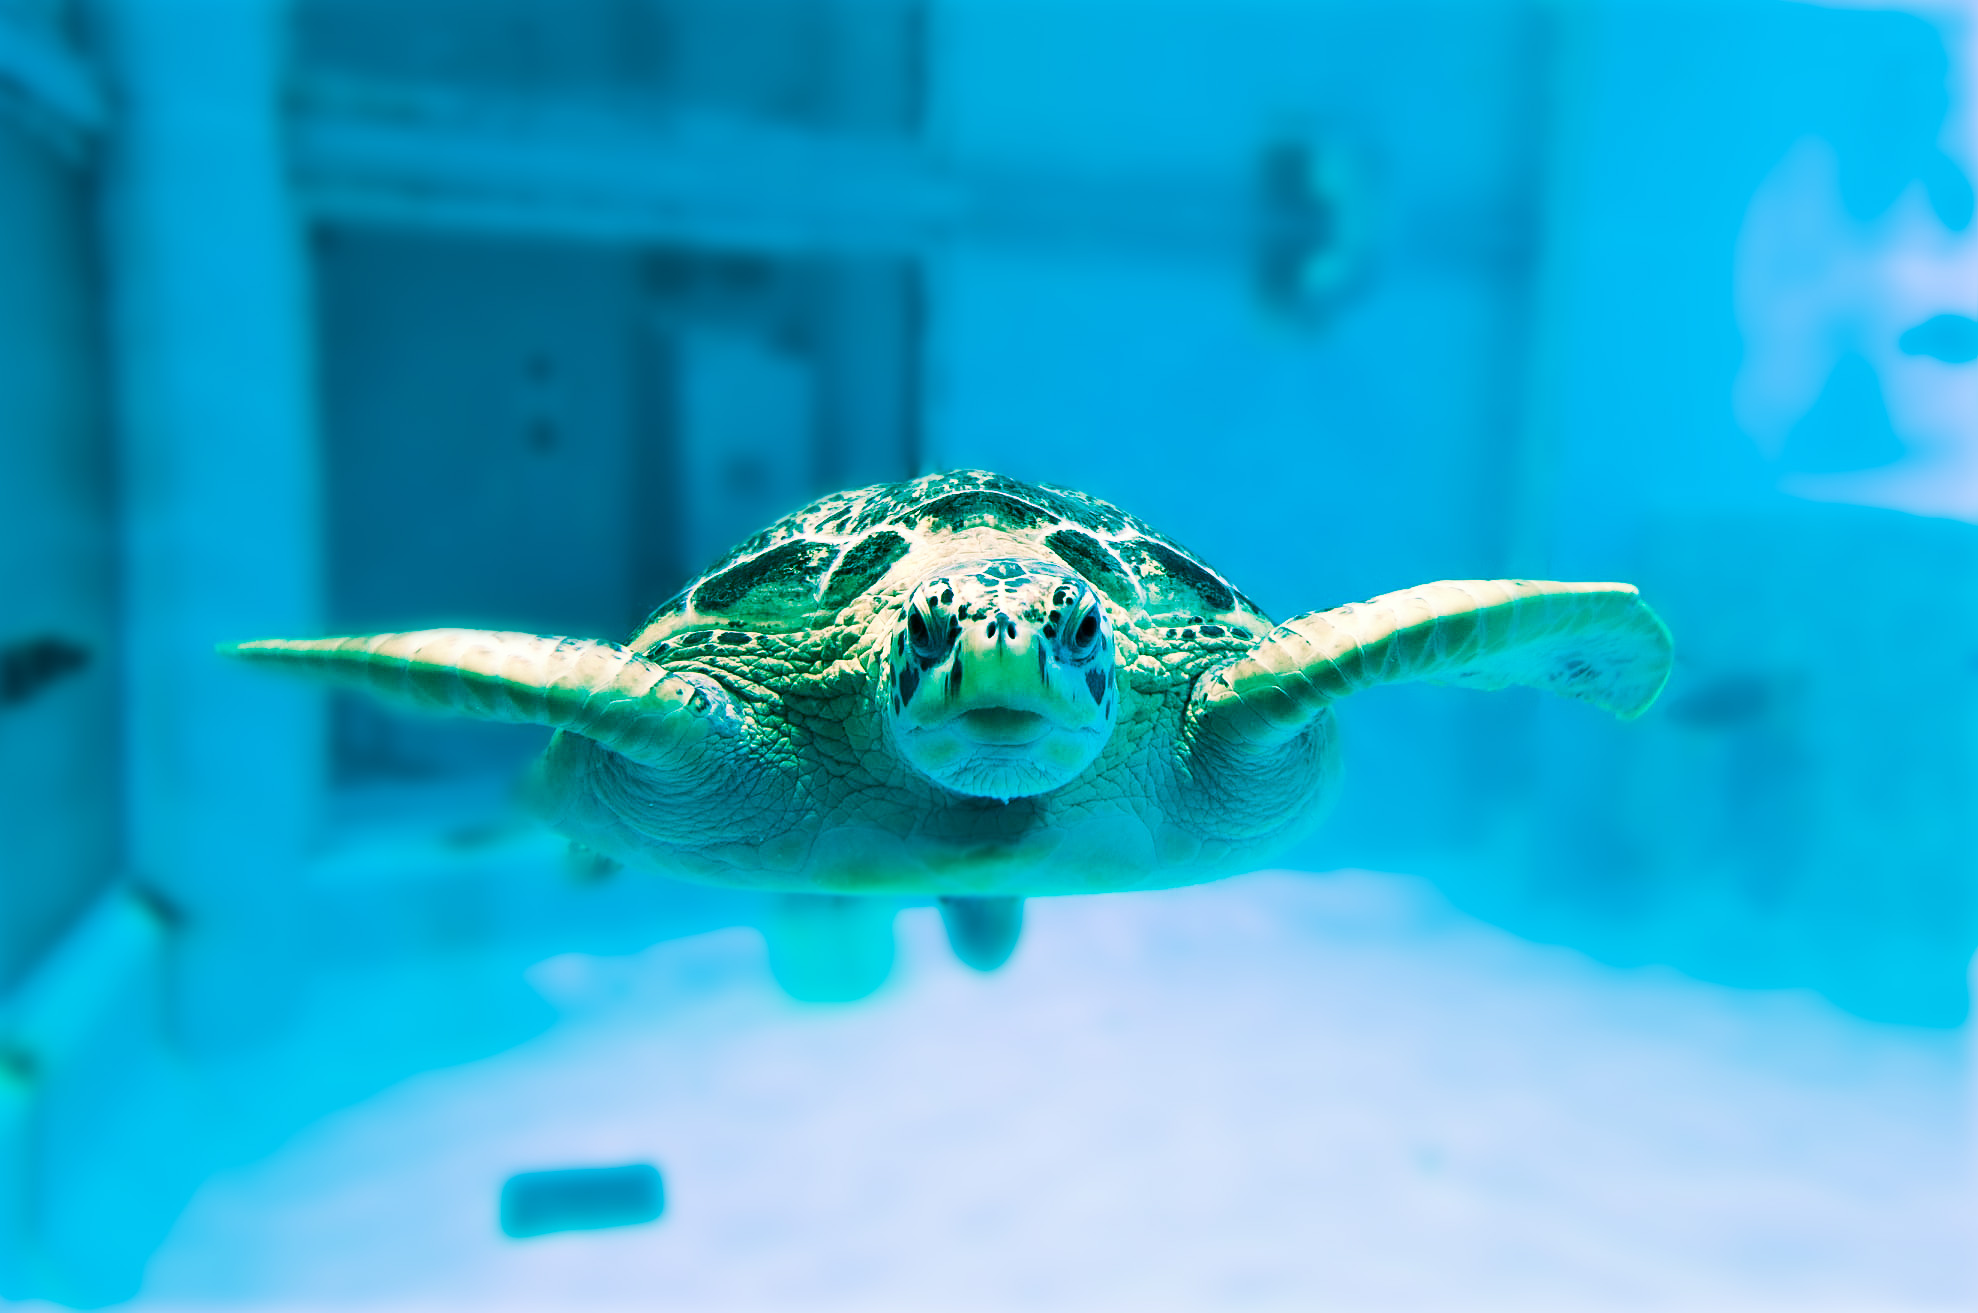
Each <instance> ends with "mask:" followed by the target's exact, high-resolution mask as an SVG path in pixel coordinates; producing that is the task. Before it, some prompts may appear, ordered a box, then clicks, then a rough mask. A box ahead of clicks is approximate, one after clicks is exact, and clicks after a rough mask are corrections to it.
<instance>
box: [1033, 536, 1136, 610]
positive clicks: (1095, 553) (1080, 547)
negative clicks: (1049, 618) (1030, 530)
mask: <svg viewBox="0 0 1978 1313" xmlns="http://www.w3.org/2000/svg"><path fill="white" fill-rule="evenodd" d="M1044 545H1045V546H1046V547H1048V548H1050V549H1051V551H1052V552H1053V553H1054V554H1055V555H1056V556H1057V558H1058V559H1059V560H1061V561H1063V562H1064V563H1065V564H1066V565H1068V566H1070V567H1071V568H1072V569H1074V570H1076V571H1078V573H1079V574H1080V575H1081V576H1083V577H1084V579H1085V581H1086V582H1087V583H1089V584H1091V585H1092V586H1093V587H1094V588H1097V589H1098V590H1099V591H1100V592H1102V593H1104V594H1105V595H1106V596H1107V597H1110V598H1112V599H1113V602H1114V603H1115V604H1116V605H1118V606H1120V607H1121V608H1123V609H1126V610H1131V609H1132V608H1133V607H1135V606H1137V605H1138V604H1139V599H1138V598H1137V597H1135V595H1134V589H1133V584H1132V583H1131V582H1130V581H1129V580H1128V578H1127V576H1126V567H1124V566H1122V565H1121V564H1120V561H1119V558H1118V557H1116V556H1114V555H1113V554H1112V553H1111V552H1109V551H1107V550H1106V545H1105V544H1104V543H1102V542H1100V541H1099V540H1098V539H1097V538H1094V537H1093V536H1092V535H1091V534H1089V533H1080V532H1079V531H1078V530H1076V529H1060V530H1058V531H1057V532H1056V533H1054V534H1051V535H1050V536H1049V537H1047V538H1045V539H1044ZM1054 618H1055V617H1054Z"/></svg>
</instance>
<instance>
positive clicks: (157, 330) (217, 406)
mask: <svg viewBox="0 0 1978 1313" xmlns="http://www.w3.org/2000/svg"><path fill="white" fill-rule="evenodd" d="M100 11H101V17H102V20H103V21H102V24H101V27H102V31H103V35H104V38H105V54H106V56H107V59H108V62H109V68H108V72H109V75H110V80H111V83H112V86H113V94H114V95H115V97H116V100H117V127H116V130H115V132H114V134H113V136H112V139H111V141H110V143H109V150H108V153H107V156H106V159H105V175H104V184H105V185H104V202H105V207H106V209H105V228H106V242H107V256H108V258H107V261H106V263H107V267H108V275H109V291H110V310H111V360H112V365H113V377H114V380H115V391H116V413H117V424H118V440H119V454H120V459H121V462H122V472H121V478H122V491H123V506H124V515H125V533H126V539H125V554H124V607H123V610H124V624H125V645H124V654H123V661H124V666H125V669H126V671H127V682H126V687H125V697H126V707H125V710H126V714H127V718H128V738H127V744H126V747H127V769H128V776H127V781H126V784H127V790H128V807H129V817H128V823H129V835H130V839H129V842H130V853H129V858H130V865H131V869H132V871H133V874H134V877H135V878H136V879H137V880H138V881H140V882H141V883H144V884H146V885H148V886H149V887H150V888H152V889H153V890H155V891H156V892H157V893H158V894H159V895H160V896H161V897H162V898H163V900H164V901H165V903H166V904H167V905H168V906H169V907H170V908H171V909H172V910H173V911H174V913H175V914H176V922H177V924H176V933H175V935H174V948H173V952H172V958H171V960H172V967H171V978H170V981H169V984H168V996H167V1017H168V1025H169V1027H170V1031H171V1034H172V1036H173V1038H174V1039H175V1040H176V1041H177V1042H179V1043H180V1044H181V1045H183V1046H186V1047H188V1048H191V1049H193V1050H205V1049H214V1048H220V1049H224V1048H228V1047H232V1046H235V1045H238V1044H241V1043H244V1042H248V1041H251V1040H252V1039H254V1038H255V1037H257V1036H259V1035H262V1034H265V1033H267V1032H268V1031H269V1030H270V1029H271V1028H272V1027H273V1026H274V1025H275V1024H276V1023H277V1022H278V1021H279V1019H280V1017H281V1016H282V1014H283V1012H284V1010H285V1008H286V1005H287V1004H288V1002H289V1001H290V999H291V998H292V997H293V994H294V991H295V988H296V986H297V984H298V982H299V979H300V970H299V956H300V950H301V943H300V938H299V936H300V927H299V925H298V911H299V895H300V880H301V864H302V858H303V856H304V851H305V847H306V845H307V843H308V840H309V836H310V833H311V830H312V828H313V823H314V811H315V807H316V804H317V801H318V798H319V795H320V792H321V783H320V780H321V775H322V770H323V744H322V734H323V730H322V725H321V712H320V708H319V706H318V704H317V701H316V698H315V695H313V694H310V693H308V692H306V691H303V690H301V689H297V688H291V687H285V686H283V685H281V684H278V683H273V682H269V681H266V680H264V679H262V678H260V677H259V676H257V675H255V674H254V673H252V672H249V671H246V670H242V669H238V668H235V667H233V666H230V665H228V664H226V663H225V662H223V661H221V660H220V659H219V658H218V657H216V656H215V655H214V653H213V644H214V643H216V642H219V641H222V640H226V639H236V638H241V637H245V636H251V635H256V634H287V633H310V632H312V631H314V630H315V629H316V627H317V624H318V616H319V611H320V607H319V591H320V582H319V581H320V575H321V569H320V562H319V559H318V557H319V551H320V548H319V541H320V530H319V519H320V514H319V510H318V505H317V502H318V497H319V484H320V475H319V461H318V457H317V450H316V445H317V444H316V432H315V427H316V426H315V418H314V397H313V391H314V385H313V369H312V350H311V344H310V337H311V334H310V331H309V327H310V319H311V316H310V313H309V297H308V291H307V276H306V258H305V253H304V246H303V237H302V231H301V225H300V221H299V218H298V215H297V213H296V207H295V205H294V203H293V199H292V196H291V194H290V190H289V186H288V182H287V177H286V168H285V163H284V153H283V136H282V124H281V116H280V105H281V97H280V91H281V83H282V78H283V72H284V61H285V54H286V52H285V39H286V35H287V13H286V4H285V3H284V0H100Z"/></svg>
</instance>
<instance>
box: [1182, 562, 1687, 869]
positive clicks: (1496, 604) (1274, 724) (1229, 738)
mask: <svg viewBox="0 0 1978 1313" xmlns="http://www.w3.org/2000/svg"><path fill="white" fill-rule="evenodd" d="M1671 655H1672V649H1671V645H1670V641H1669V631H1668V630H1667V629H1665V628H1663V625H1662V621H1661V620H1660V619H1658V618H1657V617H1656V614H1655V612H1653V611H1651V610H1650V609H1649V608H1648V606H1647V605H1646V604H1645V603H1643V601H1642V600H1641V598H1640V596H1639V595H1637V593H1636V592H1635V590H1634V588H1632V587H1630V586H1629V585H1627V584H1572V583H1546V582H1541V581H1537V580H1525V579H1466V580H1454V581H1448V582H1444V583H1434V584H1425V585H1423V586H1422V587H1420V588H1410V589H1407V590H1405V591H1403V592H1398V593H1388V594H1385V595H1384V596H1381V597H1376V598H1374V599H1373V600H1372V601H1370V602H1361V603H1358V604H1356V605H1353V606H1342V607H1338V608H1336V609H1334V610H1331V611H1314V612H1312V613H1310V614H1308V615H1302V616H1298V617H1296V618H1294V619H1291V620H1288V621H1286V622H1285V623H1284V624H1281V625H1279V626H1278V627H1277V628H1276V629H1273V630H1272V631H1271V632H1270V633H1269V634H1266V635H1265V636H1264V637H1263V638H1261V639H1259V640H1258V641H1257V643H1256V645H1255V646H1254V647H1252V648H1251V649H1250V651H1249V652H1247V653H1245V654H1244V655H1242V656H1240V657H1238V658H1236V659H1235V660H1234V661H1231V662H1229V663H1228V664H1227V665H1224V666H1221V667H1219V668H1218V669H1215V670H1211V671H1209V672H1208V673H1207V674H1205V675H1203V676H1202V678H1201V679H1200V681H1199V682H1198V683H1197V684H1196V686H1195V690H1194V693H1193V694H1192V695H1191V697H1190V698H1189V703H1188V712H1187V721H1186V724H1185V726H1184V730H1183V736H1184V748H1185V750H1186V753H1187V756H1188V762H1189V769H1188V774H1187V778H1188V779H1189V780H1190V781H1191V782H1192V785H1193V789H1192V791H1190V792H1189V793H1188V794H1187V795H1186V797H1187V798H1189V799H1193V800H1194V808H1195V814H1196V815H1199V816H1202V817H1206V818H1208V819H1209V821H1210V822H1211V824H1210V825H1209V826H1208V828H1210V829H1212V830H1214V831H1216V832H1218V835H1219V837H1222V838H1225V839H1231V840H1239V839H1241V840H1257V841H1263V840H1267V839H1269V838H1270V836H1272V835H1279V836H1283V835H1288V834H1290V833H1295V832H1296V830H1298V829H1299V828H1302V824H1304V823H1306V822H1309V821H1310V820H1312V819H1316V815H1317V812H1318V811H1319V809H1320V808H1321V805H1322V804H1323V802H1324V800H1325V798H1326V795H1327V794H1328V793H1330V791H1331V781H1332V779H1333V778H1334V776H1335V775H1336V772H1337V769H1338V766H1337V760H1336V754H1335V753H1334V751H1333V750H1332V740H1333V733H1334V727H1333V717H1332V714H1331V708H1332V704H1333V703H1334V702H1336V701H1338V700H1339V699H1340V698H1343V697H1345V696H1346V695H1348V694H1350V693H1357V692H1360V691H1361V690H1363V689H1366V688H1371V687H1373V686H1374V685H1377V684H1391V683H1399V682H1403V681H1410V680H1424V681H1428V682H1431V683H1437V684H1459V685H1463V686H1465V687H1469V688H1483V689H1497V688H1507V687H1509V686H1511V685H1514V684H1519V685H1524V686H1527V687H1531V688H1542V689H1547V690H1549V691H1551V692H1553V693H1558V694H1560V695H1562V696H1564V697H1569V698H1575V699H1577V700H1579V701H1583V702H1590V703H1592V704H1593V705H1594V706H1597V707H1600V708H1601V709H1603V710H1606V711H1612V712H1614V713H1615V714H1617V715H1619V716H1621V717H1623V718H1624V719H1625V718H1631V717H1634V716H1638V715H1640V714H1641V713H1642V712H1643V711H1645V710H1647V709H1648V706H1649V704H1650V703H1652V702H1654V701H1655V697H1656V694H1658V693H1659V692H1661V690H1662V685H1663V682H1664V681H1665V680H1667V679H1668V677H1669V665H1670V660H1671Z"/></svg>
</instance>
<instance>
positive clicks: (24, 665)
mask: <svg viewBox="0 0 1978 1313" xmlns="http://www.w3.org/2000/svg"><path fill="white" fill-rule="evenodd" d="M89 656H90V653H89V649H88V648H86V647H84V646H83V645H82V644H80V643H75V642H71V641H70V640H68V639H66V638H62V637H60V636H59V635H55V634H44V635H41V636H39V637H35V638H24V639H21V640H20V641H18V642H14V643H9V644H7V645H6V646H5V647H0V707H18V706H21V705H22V704H24V703H27V702H29V701H32V700H33V699H34V697H35V696H36V695H38V694H39V693H41V692H42V691H43V690H44V689H46V688H48V687H49V686H50V685H52V684H55V683H58V682H59V681H61V680H62V678H63V677H65V676H67V675H72V674H74V673H75V672H76V671H78V670H81V669H82V668H83V667H84V666H87V665H88V664H89Z"/></svg>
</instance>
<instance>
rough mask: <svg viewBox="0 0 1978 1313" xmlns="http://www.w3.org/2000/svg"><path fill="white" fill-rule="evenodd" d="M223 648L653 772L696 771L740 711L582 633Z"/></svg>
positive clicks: (715, 691)
mask: <svg viewBox="0 0 1978 1313" xmlns="http://www.w3.org/2000/svg"><path fill="white" fill-rule="evenodd" d="M220 650H221V651H222V652H224V653H226V654H227V655H230V656H235V657H239V658H241V659H243V660H248V661H253V662H256V663H259V664H265V665H273V666H278V667H281V668H284V669H288V670H293V671H296V672H298V673H303V674H310V675H315V676H318V677H320V678H326V679H329V680H332V681H334V682H336V683H340V684H343V685H345V686H347V687H353V688H360V689H363V690H364V691H365V692H368V693H371V694H374V695H376V696H378V697H380V698H383V699H384V700H386V701H389V702H393V703H396V704H398V705H399V706H403V707H408V708H411V709H415V710H423V711H430V712H439V713H442V714H446V715H455V716H470V717H473V718H474V719H477V720H498V721H506V722H509V723H511V724H525V725H548V726H551V727H552V728H555V729H562V730H568V731H570V732H571V733H573V734H581V735H583V736H584V737H585V738H588V739H593V740H595V741H596V742H598V743H600V744H602V745H604V746H605V747H607V748H610V749H611V750H612V751H613V752H616V753H619V754H620V755H622V756H625V757H629V758H630V759H631V760H633V761H636V762H638V763H640V764H641V765H644V766H648V767H652V768H654V769H656V770H661V771H668V770H671V771H675V772H690V773H695V774H699V773H703V772H705V770H706V768H707V767H708V766H709V765H710V764H712V762H711V759H712V758H718V757H720V756H721V755H723V754H726V753H728V752H729V751H730V750H731V745H732V744H733V743H734V742H735V740H736V737H737V735H738V733H739V732H740V731H741V729H742V721H743V717H744V714H745V713H744V712H743V711H742V710H741V709H740V708H739V707H738V706H737V705H736V704H735V702H734V699H732V698H731V697H730V696H729V695H728V693H727V692H726V691H725V690H724V689H723V688H722V687H721V686H720V685H719V684H717V683H715V682H714V681H713V680H711V679H709V678H707V677H706V676H704V675H699V674H692V673H686V672H679V671H669V670H667V669H666V668H665V667H664V666H661V665H658V664H656V663H654V662H651V661H648V660H646V659H645V658H643V657H641V656H639V655H637V654H636V653H633V652H629V651H627V650H626V649H624V648H622V647H620V646H618V644H616V643H600V642H596V641H593V640H590V639H576V638H546V637H543V636H540V635H537V634H512V633H504V632H500V631H497V630H488V629H422V630H416V631H413V632H410V633H400V634H370V635H366V636H363V637H357V638H312V639H285V638H274V639H263V640H260V641H257V642H252V643H234V644H229V645H227V646H225V647H223V648H221V649H220Z"/></svg>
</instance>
